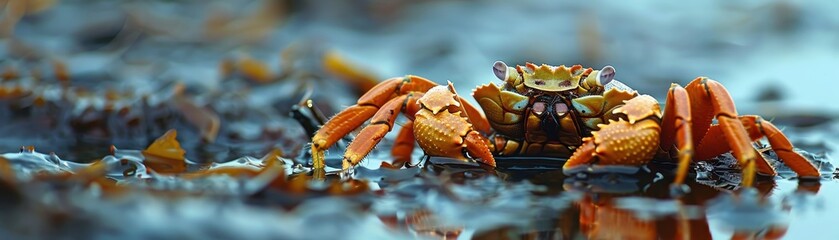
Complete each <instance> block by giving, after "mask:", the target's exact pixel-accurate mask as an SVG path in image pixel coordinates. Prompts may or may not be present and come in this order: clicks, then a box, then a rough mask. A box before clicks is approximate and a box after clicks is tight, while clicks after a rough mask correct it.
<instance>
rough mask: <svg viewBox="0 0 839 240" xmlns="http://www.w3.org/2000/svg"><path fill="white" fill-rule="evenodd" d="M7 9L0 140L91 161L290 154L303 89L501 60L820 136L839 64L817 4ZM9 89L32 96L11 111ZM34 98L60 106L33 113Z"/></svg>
mask: <svg viewBox="0 0 839 240" xmlns="http://www.w3.org/2000/svg"><path fill="white" fill-rule="evenodd" d="M2 5H3V6H4V8H3V15H2V22H0V32H2V36H3V39H2V45H3V46H4V47H3V48H0V56H2V64H1V65H2V66H0V67H2V68H3V69H5V70H4V71H5V73H4V74H5V75H4V76H5V77H4V79H7V80H8V79H12V76H14V77H17V78H15V79H29V80H24V81H5V82H4V83H3V84H4V85H3V87H4V88H5V89H7V91H6V92H9V94H6V96H5V97H6V99H7V100H6V101H4V104H8V105H9V106H11V107H10V109H11V110H9V109H5V110H4V111H5V112H3V113H2V115H0V116H2V117H5V118H6V120H9V124H4V125H5V127H4V128H3V129H2V132H4V133H5V134H6V135H14V136H20V138H23V139H26V141H24V142H25V143H21V141H20V139H7V140H4V143H3V145H4V146H7V148H9V149H6V150H10V149H11V150H13V149H15V148H17V147H18V146H20V145H38V146H44V147H48V148H49V151H59V152H60V151H71V152H84V151H85V149H87V148H90V149H92V150H90V151H93V152H94V153H93V154H92V155H100V154H99V153H102V152H104V151H106V148H105V147H101V145H106V146H107V145H109V144H116V145H117V146H125V147H133V148H139V147H142V146H145V144H147V143H148V142H149V141H150V140H151V139H153V138H154V137H156V136H159V135H160V134H161V133H162V132H163V131H165V130H166V129H168V128H173V127H174V128H178V129H179V130H181V131H182V132H186V133H182V135H183V134H187V136H188V137H186V138H187V139H194V141H193V140H186V143H184V144H185V145H187V147H189V146H192V147H198V148H201V152H204V154H203V155H202V154H199V153H198V151H188V152H189V153H190V154H192V155H191V156H192V157H193V158H212V159H215V160H223V159H229V158H230V157H234V156H231V155H241V154H260V153H264V152H266V151H267V150H266V149H268V148H272V147H277V145H280V147H281V148H285V149H286V150H287V152H292V153H293V152H296V151H297V150H298V149H299V148H301V147H302V145H303V144H304V141H300V139H305V137H303V136H304V135H305V131H303V130H301V129H299V128H298V127H296V126H297V125H295V124H296V123H295V122H293V121H290V120H289V119H290V118H289V117H288V111H289V109H290V106H291V105H293V104H295V103H297V101H299V100H300V99H301V98H302V97H305V96H304V94H305V93H306V90H307V89H309V90H313V91H311V93H312V98H313V99H314V100H315V104H316V105H319V106H321V107H322V109H324V112H325V114H326V115H327V116H328V115H331V114H333V113H335V112H337V111H338V110H340V109H342V108H343V107H345V106H348V105H351V104H353V103H354V99H356V98H357V97H358V96H359V94H360V93H362V92H363V90H364V89H366V88H369V85H370V83H369V81H370V80H371V79H373V80H382V79H386V78H388V77H394V76H403V75H405V74H414V75H420V76H424V77H426V78H429V79H432V80H434V81H436V82H438V83H443V82H445V81H447V80H449V81H452V82H454V83H455V85H456V86H457V88H458V91H459V92H460V93H468V92H471V89H473V88H474V87H475V86H477V85H479V84H483V83H487V82H491V81H497V80H496V79H495V77H494V76H493V75H492V72H491V71H490V67H491V65H492V63H493V62H494V61H496V60H502V61H505V62H507V63H508V64H510V65H515V64H524V63H525V62H533V63H537V64H538V63H547V64H551V65H561V64H564V65H573V64H582V65H583V66H586V67H592V68H595V69H599V68H601V67H603V66H605V65H612V66H614V67H615V68H616V69H617V79H619V80H621V81H623V82H625V83H626V84H627V85H629V86H631V87H633V88H635V89H637V90H639V91H641V92H643V93H646V94H650V95H653V96H655V97H657V98H659V99H662V98H663V97H664V96H665V93H666V89H667V88H668V87H669V86H670V83H679V84H682V85H684V84H686V83H688V82H689V81H690V80H692V79H693V78H695V77H697V76H708V77H711V78H713V79H716V80H719V81H720V82H722V83H723V84H724V85H725V86H726V87H728V89H729V91H730V92H731V93H732V95H733V97H734V99H735V101H736V103H737V105H738V107H739V109H740V111H741V113H755V114H761V115H763V116H765V117H767V118H769V119H774V121H776V123H778V124H780V125H785V126H786V125H791V126H803V127H809V126H814V125H819V124H820V123H824V122H827V121H829V120H831V119H832V118H834V117H835V115H836V113H837V112H839V105H837V104H830V101H835V100H836V99H837V98H836V97H835V95H836V94H835V93H834V92H833V91H834V89H835V87H834V86H837V85H836V84H835V83H833V81H832V79H831V77H830V74H829V71H830V69H833V67H835V66H839V54H837V53H839V34H836V33H837V30H839V17H837V15H836V14H833V9H832V8H833V6H834V4H832V3H831V2H830V1H827V0H821V1H758V0H753V1H736V2H732V1H723V0H717V1H703V2H700V3H687V2H673V1H665V0H649V1H641V2H631V3H628V2H627V3H623V2H607V1H586V2H583V1H576V2H564V3H557V2H555V1H547V0H524V1H500V0H484V1H434V0H424V1H405V0H362V1H339V2H336V1H326V0H312V1H294V0H288V1H270V0H224V1H221V0H218V1H205V0H160V1H102V0H5V1H2ZM330 62H338V63H339V64H338V65H340V67H335V66H334V65H335V64H336V63H333V64H332V65H330ZM330 66H331V67H330ZM336 68H337V69H344V70H345V71H340V70H338V71H337V74H336V70H335V69H336ZM12 73H14V74H12ZM365 84H367V85H365ZM15 88H17V89H18V90H22V91H24V92H26V93H27V94H30V95H27V96H30V97H29V98H19V99H17V100H8V99H9V96H12V95H13V94H11V93H12V92H14V91H13V90H14V89H15ZM70 92H72V94H71V93H70ZM21 99H24V100H21ZM39 101H41V103H43V102H47V104H46V105H47V106H49V105H51V104H52V105H55V107H53V108H48V107H45V108H42V109H40V110H39V109H38V108H37V107H30V106H42V105H37V103H39ZM50 109H51V110H50ZM20 114H24V115H23V116H24V117H21V115H20ZM39 114H40V115H39ZM38 116H40V117H38ZM141 116H142V117H141ZM14 119H18V120H20V119H26V121H19V122H15V121H13V120H14ZM32 119H39V120H36V121H32ZM50 119H52V120H50ZM219 119H220V122H221V124H218V122H219V121H218V120H219ZM214 121H215V122H214ZM132 124H133V125H132ZM170 125H171V126H170ZM213 126H215V129H214V127H213ZM24 129H30V130H26V131H28V132H21V131H23V130H24ZM31 129H38V130H31ZM45 129H50V130H51V131H41V130H45ZM62 134H63V135H62ZM190 136H193V137H190ZM202 137H203V140H201V141H199V140H198V139H202ZM68 138H72V140H67V139H68ZM282 139H286V140H288V141H286V142H280V143H278V141H280V140H282ZM289 139H290V140H289ZM56 142H58V143H57V144H53V143H56ZM88 143H89V144H88ZM207 143H210V144H207ZM79 144H82V145H79ZM805 144H806V141H805ZM59 146H69V147H68V149H62V148H61V147H59ZM82 146H83V147H82ZM69 154H71V155H75V153H69ZM80 154H81V153H80ZM292 155H293V154H292ZM80 156H86V155H85V154H81V155H80ZM81 158H84V157H81Z"/></svg>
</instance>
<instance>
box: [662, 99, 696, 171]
mask: <svg viewBox="0 0 839 240" xmlns="http://www.w3.org/2000/svg"><path fill="white" fill-rule="evenodd" d="M664 107H665V109H664V116H662V119H661V145H660V146H661V148H662V149H664V151H666V152H670V151H671V150H673V148H675V150H676V151H677V152H678V159H679V168H678V169H677V170H676V180H675V181H673V185H674V186H680V185H681V184H682V183H684V180H685V176H686V175H687V172H688V167H689V166H690V162H691V159H692V158H693V136H692V130H691V118H690V99H689V98H688V93H687V90H685V89H684V88H682V86H679V85H678V84H671V85H670V91H669V92H668V93H667V102H666V103H665V105H664Z"/></svg>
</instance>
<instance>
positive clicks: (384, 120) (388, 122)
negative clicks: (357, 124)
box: [343, 94, 418, 169]
mask: <svg viewBox="0 0 839 240" xmlns="http://www.w3.org/2000/svg"><path fill="white" fill-rule="evenodd" d="M417 98H418V97H416V96H415V95H414V94H408V95H402V96H399V97H397V98H394V99H392V100H390V101H388V102H387V103H385V105H384V106H382V108H381V110H379V111H378V112H376V115H374V116H373V118H372V119H370V125H367V126H366V127H364V128H363V129H361V132H360V133H358V136H356V139H358V140H361V141H358V140H357V141H352V142H351V143H350V145H349V146H348V147H347V151H346V152H344V161H343V162H344V164H343V168H344V169H348V168H350V167H352V166H355V165H356V164H358V162H360V161H361V159H364V157H365V156H367V154H369V153H370V151H371V150H373V147H375V146H376V144H378V143H379V142H380V141H382V139H383V138H384V137H385V134H387V133H388V132H390V130H391V129H393V123H394V122H395V121H396V117H398V116H399V113H400V112H402V111H403V109H404V111H406V112H405V115H408V116H414V114H416V112H408V110H409V109H417V108H416V107H407V105H412V104H413V105H416V104H417ZM365 140H366V141H365Z"/></svg>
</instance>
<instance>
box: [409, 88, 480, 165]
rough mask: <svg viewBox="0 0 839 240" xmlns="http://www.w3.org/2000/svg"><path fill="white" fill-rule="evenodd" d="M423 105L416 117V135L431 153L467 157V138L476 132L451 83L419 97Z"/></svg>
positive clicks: (433, 154) (442, 155)
mask: <svg viewBox="0 0 839 240" xmlns="http://www.w3.org/2000/svg"><path fill="white" fill-rule="evenodd" d="M417 102H418V103H419V105H420V106H421V107H422V108H421V109H420V110H419V111H417V113H416V115H414V116H415V119H414V137H415V138H416V139H417V143H418V144H419V145H420V147H422V149H424V150H425V152H426V154H428V155H431V156H440V157H450V158H457V159H465V156H464V154H463V152H464V148H465V147H466V142H465V138H466V137H467V135H468V134H469V132H472V131H474V130H473V129H472V124H471V123H470V122H469V120H468V118H467V116H466V113H465V112H463V111H462V109H461V106H462V104H461V102H460V101H459V100H458V98H457V92H455V90H454V87H453V86H452V84H451V82H449V84H448V86H436V87H433V88H431V89H430V90H428V92H426V93H425V95H423V96H422V97H421V98H420V99H419V100H417Z"/></svg>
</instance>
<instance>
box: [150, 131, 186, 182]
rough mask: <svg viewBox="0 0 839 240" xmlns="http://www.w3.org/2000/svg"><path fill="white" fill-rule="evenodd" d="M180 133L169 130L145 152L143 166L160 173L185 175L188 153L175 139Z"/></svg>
mask: <svg viewBox="0 0 839 240" xmlns="http://www.w3.org/2000/svg"><path fill="white" fill-rule="evenodd" d="M177 136H178V132H177V131H176V130H174V129H172V130H169V131H167V132H166V134H163V136H161V137H160V138H158V139H157V140H155V141H154V142H153V143H152V144H151V145H149V147H148V148H146V150H143V156H144V157H145V158H146V159H145V161H144V162H143V164H145V165H146V166H147V167H149V168H151V169H153V170H154V171H156V172H158V173H183V172H185V171H186V158H185V157H184V155H185V154H186V151H184V150H183V149H182V148H181V144H180V143H179V142H178V140H177V139H175V137H177Z"/></svg>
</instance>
